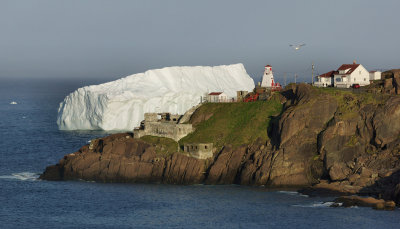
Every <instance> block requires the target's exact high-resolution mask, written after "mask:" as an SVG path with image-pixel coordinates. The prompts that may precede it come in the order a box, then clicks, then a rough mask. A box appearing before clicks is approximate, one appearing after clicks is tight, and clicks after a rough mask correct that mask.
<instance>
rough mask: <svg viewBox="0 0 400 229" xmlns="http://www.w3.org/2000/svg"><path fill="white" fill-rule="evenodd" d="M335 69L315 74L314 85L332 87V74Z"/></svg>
mask: <svg viewBox="0 0 400 229" xmlns="http://www.w3.org/2000/svg"><path fill="white" fill-rule="evenodd" d="M334 73H335V71H330V72H327V73H324V74H322V75H319V76H317V81H316V82H314V85H315V86H317V87H332V86H333V74H334Z"/></svg>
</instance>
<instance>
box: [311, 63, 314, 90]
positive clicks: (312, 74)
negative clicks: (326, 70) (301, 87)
mask: <svg viewBox="0 0 400 229" xmlns="http://www.w3.org/2000/svg"><path fill="white" fill-rule="evenodd" d="M311 77H312V79H311V85H314V62H312V71H311Z"/></svg>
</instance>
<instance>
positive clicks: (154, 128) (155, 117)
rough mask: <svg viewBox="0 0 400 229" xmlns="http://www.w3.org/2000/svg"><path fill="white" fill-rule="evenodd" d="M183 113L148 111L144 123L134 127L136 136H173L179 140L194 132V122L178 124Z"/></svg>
mask: <svg viewBox="0 0 400 229" xmlns="http://www.w3.org/2000/svg"><path fill="white" fill-rule="evenodd" d="M181 117H182V116H181V115H171V114H169V113H160V114H157V113H146V114H145V120H144V122H143V125H142V126H141V127H140V128H138V129H134V131H133V133H134V137H135V138H141V137H143V136H146V135H151V136H157V137H165V138H172V139H174V140H175V141H179V140H180V139H181V138H183V137H185V136H186V135H188V134H190V133H191V132H193V127H192V124H178V121H179V119H180V118H181Z"/></svg>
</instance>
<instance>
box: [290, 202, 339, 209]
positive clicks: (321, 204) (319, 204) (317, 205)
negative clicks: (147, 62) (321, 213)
mask: <svg viewBox="0 0 400 229" xmlns="http://www.w3.org/2000/svg"><path fill="white" fill-rule="evenodd" d="M332 204H334V202H317V203H311V204H296V205H292V206H294V207H303V208H326V207H330V206H332Z"/></svg>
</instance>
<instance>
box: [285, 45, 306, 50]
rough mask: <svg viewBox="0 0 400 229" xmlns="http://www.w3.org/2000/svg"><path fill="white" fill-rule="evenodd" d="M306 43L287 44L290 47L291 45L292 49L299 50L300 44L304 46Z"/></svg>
mask: <svg viewBox="0 0 400 229" xmlns="http://www.w3.org/2000/svg"><path fill="white" fill-rule="evenodd" d="M304 45H306V44H300V45H289V46H290V47H293V48H294V50H299V49H300V48H301V47H302V46H304Z"/></svg>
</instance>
